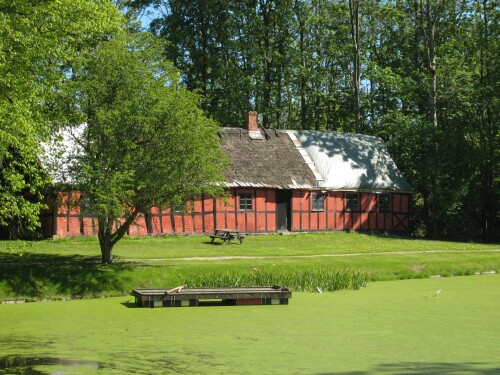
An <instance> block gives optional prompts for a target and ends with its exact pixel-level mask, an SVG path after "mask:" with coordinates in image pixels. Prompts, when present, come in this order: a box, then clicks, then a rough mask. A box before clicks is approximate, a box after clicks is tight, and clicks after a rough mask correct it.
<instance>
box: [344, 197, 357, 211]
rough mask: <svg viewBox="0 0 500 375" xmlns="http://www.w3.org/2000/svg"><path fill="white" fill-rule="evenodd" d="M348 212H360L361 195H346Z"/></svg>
mask: <svg viewBox="0 0 500 375" xmlns="http://www.w3.org/2000/svg"><path fill="white" fill-rule="evenodd" d="M346 210H347V211H359V195H358V194H346Z"/></svg>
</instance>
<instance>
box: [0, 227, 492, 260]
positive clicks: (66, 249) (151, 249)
mask: <svg viewBox="0 0 500 375" xmlns="http://www.w3.org/2000/svg"><path fill="white" fill-rule="evenodd" d="M7 247H10V248H11V249H12V250H14V249H15V248H21V247H22V246H20V244H17V245H16V242H15V241H6V242H4V246H2V243H1V242H0V252H2V251H4V252H5V251H8V249H7ZM490 249H497V250H498V249H500V244H480V243H470V242H451V241H430V240H420V239H411V238H405V237H388V236H383V235H375V234H373V235H371V234H359V233H323V234H316V233H308V234H305V233H303V234H291V235H285V236H279V235H253V236H248V237H247V238H245V240H244V242H243V245H241V246H240V245H239V244H237V242H234V243H231V244H227V245H224V246H223V247H222V245H221V243H220V242H218V243H216V244H211V243H210V238H209V237H208V236H166V237H125V238H124V239H122V240H121V241H120V242H119V243H118V244H117V245H116V247H115V250H114V254H115V256H117V257H119V258H126V259H163V258H179V257H211V256H220V255H240V256H269V255H273V256H289V255H315V254H352V253H373V252H399V251H412V252H418V251H439V250H441V251H480V250H490ZM26 250H30V251H38V252H41V253H47V254H59V255H73V254H78V255H84V256H93V255H95V256H98V255H99V254H100V253H99V243H98V241H97V239H96V238H92V237H80V238H69V239H57V240H47V241H40V242H36V243H32V244H31V246H30V247H29V248H26Z"/></svg>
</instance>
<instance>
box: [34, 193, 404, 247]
mask: <svg viewBox="0 0 500 375" xmlns="http://www.w3.org/2000/svg"><path fill="white" fill-rule="evenodd" d="M314 194H321V195H323V196H324V203H323V208H322V209H319V210H314V209H313V195H314ZM242 195H246V196H247V197H249V196H250V197H251V209H248V210H244V209H240V208H241V206H240V199H241V196H242ZM278 195H279V193H278V190H275V189H265V188H231V189H229V190H228V195H227V197H226V199H225V200H221V199H214V198H211V197H203V198H202V199H199V200H194V201H190V202H187V203H186V206H185V208H183V209H182V210H172V209H165V210H159V209H158V208H153V209H152V210H151V213H148V214H146V215H141V216H139V217H138V218H137V220H136V222H135V224H134V225H132V226H131V227H130V229H129V232H128V235H131V236H143V235H184V234H203V233H211V232H213V230H214V228H230V229H237V230H239V231H241V232H246V233H276V232H277V231H278V229H280V228H278V222H277V212H278V202H277V201H278ZM353 195H354V196H357V199H358V204H357V208H356V209H354V210H350V209H349V207H348V204H347V201H348V197H352V196H353ZM381 195H382V194H381V193H374V192H347V191H346V192H344V191H342V192H341V191H334V192H321V191H311V190H289V195H288V196H289V202H287V204H288V205H289V207H288V220H289V221H290V223H288V229H289V230H290V231H292V232H328V231H397V232H405V231H408V229H409V194H407V193H396V192H391V193H384V195H386V196H389V202H390V204H388V205H386V206H385V208H384V210H383V211H384V212H381V211H382V210H381V206H380V204H379V197H380V196H381ZM80 197H81V194H80V193H78V192H75V191H70V192H59V193H57V194H56V196H55V198H53V199H52V200H51V201H50V202H49V207H50V209H49V211H47V212H46V213H44V214H42V223H43V224H42V230H43V234H44V236H46V237H51V236H54V235H55V236H58V237H72V236H81V235H83V236H95V235H97V220H96V219H95V218H94V217H92V216H91V215H87V214H85V212H83V213H82V212H81V210H80V206H79V205H78V204H75V203H74V202H78V201H79V198H80Z"/></svg>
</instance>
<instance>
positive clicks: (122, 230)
mask: <svg viewBox="0 0 500 375" xmlns="http://www.w3.org/2000/svg"><path fill="white" fill-rule="evenodd" d="M139 212H145V210H140V209H137V208H136V209H133V210H131V212H129V213H128V214H127V215H125V216H126V220H125V221H124V222H123V223H122V224H121V225H120V226H119V227H118V228H117V229H116V230H115V231H114V232H113V222H114V219H113V218H101V217H100V218H98V219H97V221H98V225H99V229H98V238H99V245H100V247H101V260H102V264H111V263H113V247H114V246H115V244H116V243H117V242H118V241H120V240H121V239H122V238H123V236H124V235H125V234H126V233H127V231H128V228H130V225H132V223H133V222H134V221H135V219H136V218H137V215H138V214H139Z"/></svg>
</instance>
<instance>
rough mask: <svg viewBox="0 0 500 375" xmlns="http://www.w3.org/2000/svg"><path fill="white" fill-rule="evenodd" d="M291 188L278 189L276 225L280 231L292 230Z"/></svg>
mask: <svg viewBox="0 0 500 375" xmlns="http://www.w3.org/2000/svg"><path fill="white" fill-rule="evenodd" d="M291 200H292V191H291V190H276V226H277V229H278V230H279V231H284V230H285V231H291V230H292V211H291V209H290V206H291Z"/></svg>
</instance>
